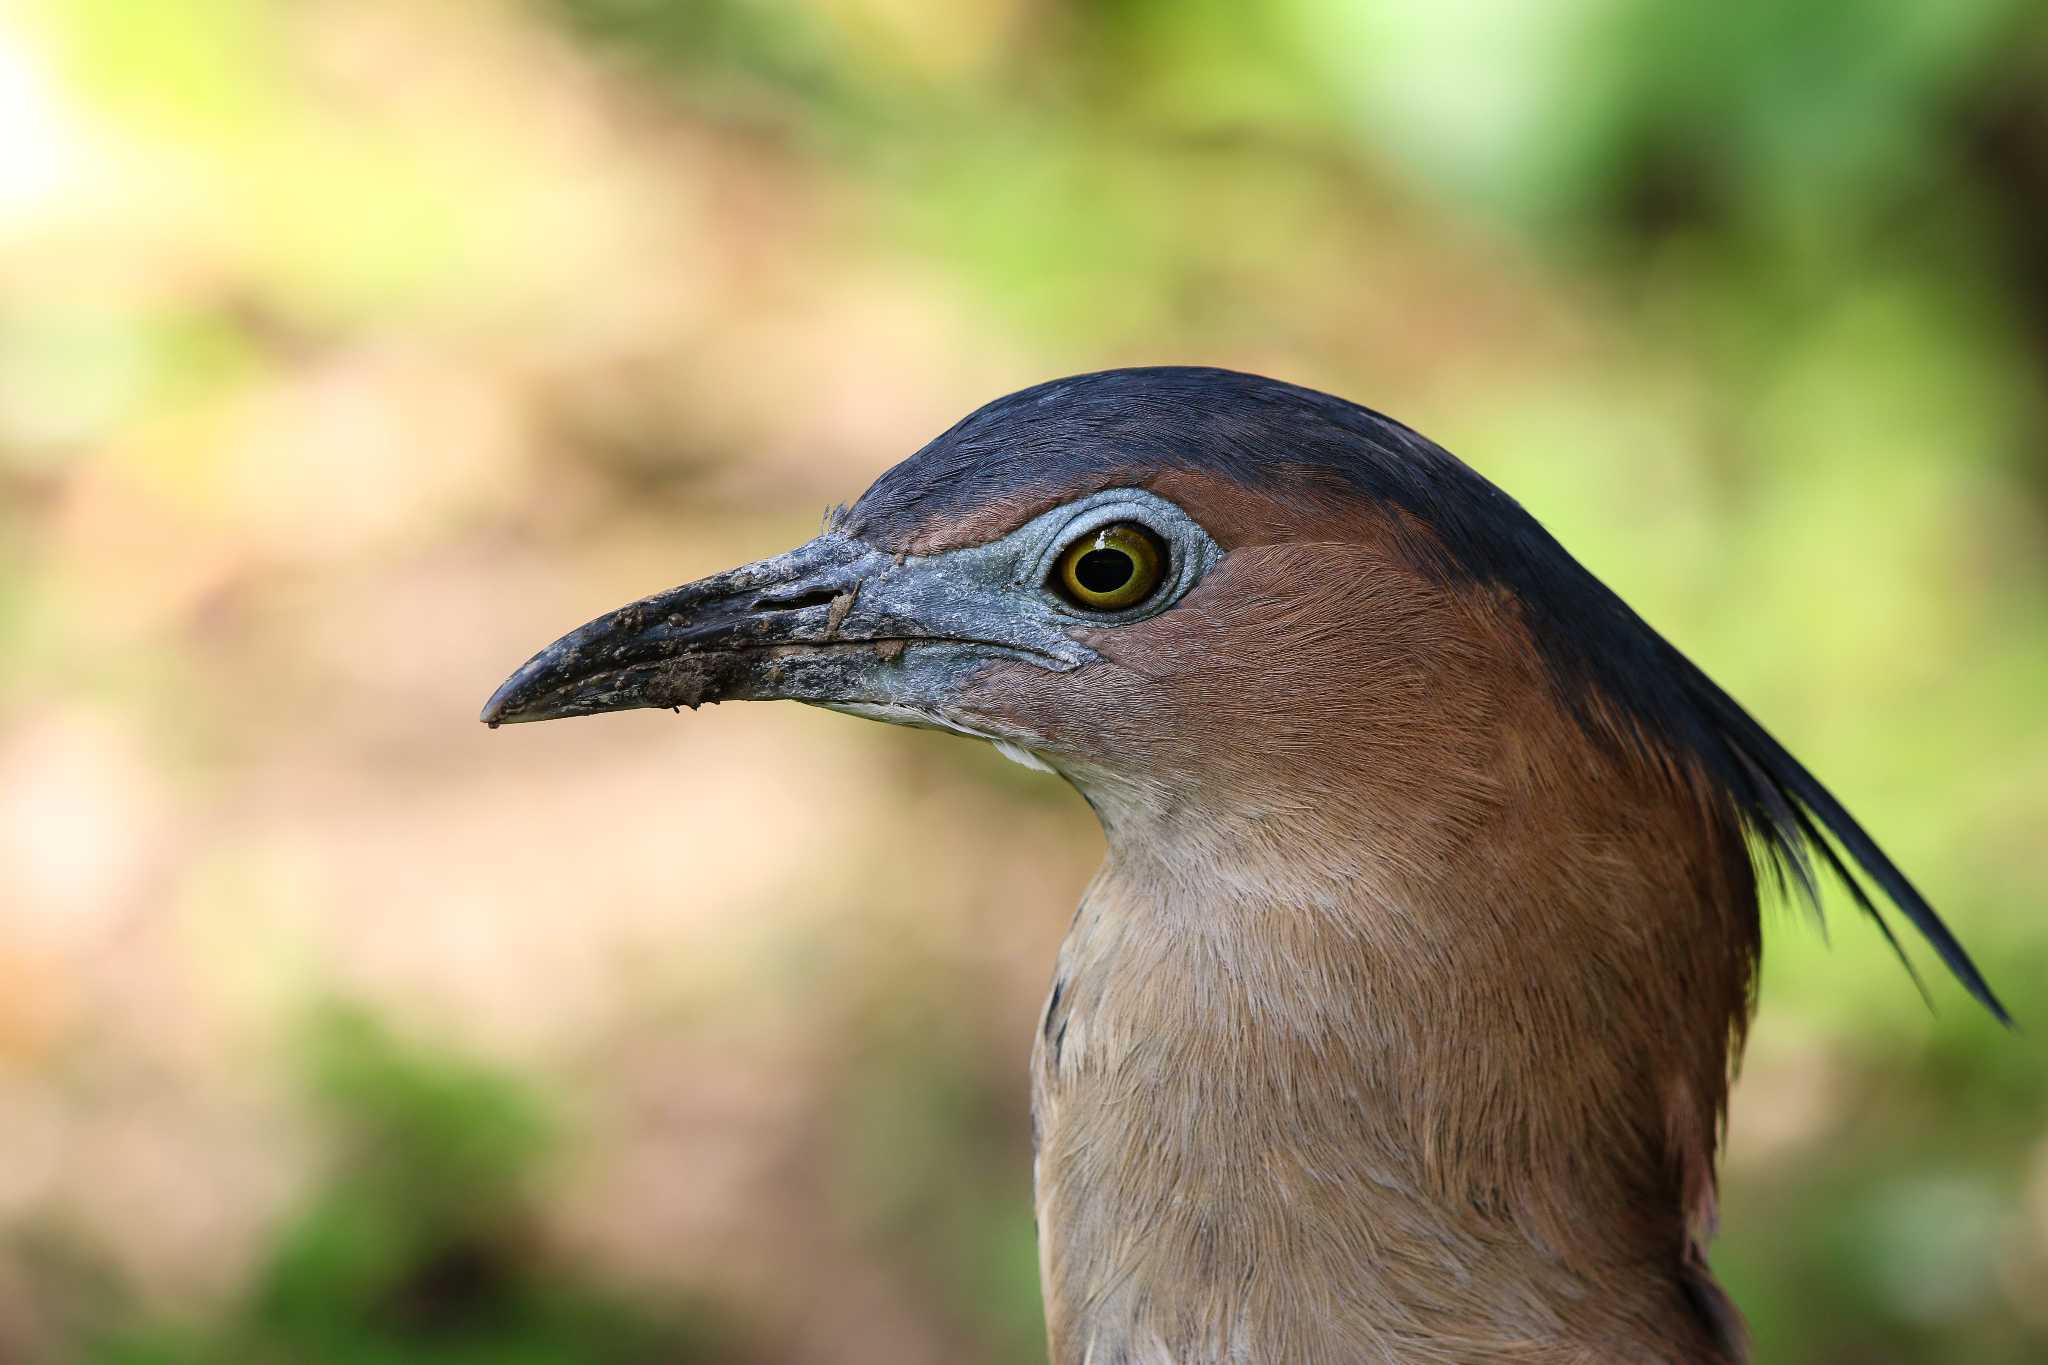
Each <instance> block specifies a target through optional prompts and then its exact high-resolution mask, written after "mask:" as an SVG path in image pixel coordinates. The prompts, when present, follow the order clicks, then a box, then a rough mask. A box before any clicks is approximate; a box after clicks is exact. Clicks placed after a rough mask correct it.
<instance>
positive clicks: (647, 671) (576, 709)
mask: <svg viewBox="0 0 2048 1365" xmlns="http://www.w3.org/2000/svg"><path fill="white" fill-rule="evenodd" d="M1009 588H1010V585H1008V584H1004V583H998V582H992V581H989V580H988V579H986V578H985V577H982V576H978V575H975V574H972V573H960V572H954V571H951V570H950V569H949V567H948V566H947V565H946V564H944V563H942V562H941V561H940V560H938V559H936V558H934V559H927V560H916V559H911V560H908V561H904V560H899V559H897V558H896V557H895V556H891V555H886V554H883V553H882V552H880V551H878V550H875V549H873V548H872V547H870V546H868V545H866V544H864V543H862V542H861V541H858V540H854V539H852V538H850V537H847V536H843V535H839V534H837V533H828V534H826V535H822V536H820V537H818V538H817V539H816V540H813V541H811V542H810V543H808V544H806V545H802V546H799V547H798V548H797V549H794V550H792V551H790V552H789V553H788V554H785V555H778V556H776V557H775V558H773V559H764V560H761V561H760V562H759V563H755V564H748V565H745V566H743V567H741V568H737V569H732V570H728V571H727V572H725V573H721V574H714V575H713V576H711V577H710V578H705V579H700V580H699V581H697V582H695V583H686V584H684V585H683V586H681V587H679V588H673V589H670V590H669V591H667V592H662V593H656V594H655V595H654V596H652V597H644V598H642V599H641V600H639V601H638V602H634V603H631V604H630V605H628V606H624V607H621V608H619V609H618V610H617V611H614V612H610V613H608V614H606V615H604V616H600V617H598V618H597V619H596V620H595V621H592V622H590V623H589V624H587V625H584V626H581V627H579V628H578V629H576V630H573V631H570V632H569V633H568V634H567V635H564V636H563V637H562V638H561V639H559V640H557V641H555V642H554V643H553V644H551V645H549V646H548V647H547V648H546V649H543V650H542V651H541V652H540V653H538V654H536V655H534V656H533V657H532V658H531V659H529V660H527V661H526V663H525V665H524V666H523V667H521V668H520V669H519V671H518V672H516V673H514V674H513V675H512V676H511V677H509V678H507V679H506V680H505V682H504V685H503V686H501V687H499V688H498V690H497V691H496V692H494V693H492V694H491V699H490V700H489V701H488V702H486V703H485V704H484V709H483V716H482V719H483V722H484V723H485V724H486V725H489V726H491V727H493V728H495V727H497V726H499V725H512V724H518V723H521V722H525V721H536V720H555V719H558V718H560V717H563V716H588V715H595V714H597V713H599V712H602V711H627V710H632V709H635V708H638V707H655V706H660V707H683V706H688V707H692V708H694V707H697V706H701V705H703V704H704V703H706V702H721V701H768V700H788V701H808V702H816V703H820V704H824V705H848V704H868V705H886V706H906V707H911V708H932V707H936V706H940V705H943V704H944V702H945V701H946V700H948V699H949V698H950V696H951V695H952V694H953V692H954V691H955V690H956V689H957V687H958V685H959V683H960V681H961V679H962V677H963V676H964V674H965V673H966V672H968V671H970V670H972V669H976V668H979V667H981V666H985V665H986V664H988V663H989V662H991V661H992V660H995V659H999V658H1004V657H1008V658H1024V659H1029V660H1031V661H1032V662H1035V663H1038V664H1039V665H1040V666H1042V667H1050V668H1055V669H1061V670H1064V669H1069V668H1074V667H1078V666H1079V665H1080V664H1082V663H1084V662H1086V661H1087V660H1088V659H1090V658H1093V657H1094V655H1093V653H1092V651H1090V650H1088V649H1087V648H1086V647H1085V646H1082V645H1080V644H1078V643H1076V642H1074V641H1072V640H1069V639H1068V638H1067V637H1066V635H1065V634H1064V632H1061V631H1058V630H1055V629H1050V628H1049V627H1048V625H1047V623H1045V622H1043V621H1041V620H1040V619H1039V618H1038V617H1037V616H1036V615H1034V614H1032V613H1029V612H1023V611H1020V610H1018V604H1017V602H1016V600H1015V597H1014V594H1013V593H1012V592H1010V591H1009Z"/></svg>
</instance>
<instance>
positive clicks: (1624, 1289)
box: [1012, 545, 1757, 1365]
mask: <svg viewBox="0 0 2048 1365" xmlns="http://www.w3.org/2000/svg"><path fill="white" fill-rule="evenodd" d="M1333 552H1342V553H1345V554H1350V555H1362V554H1367V553H1369V552H1367V551H1365V550H1363V549H1362V548H1360V547H1357V546H1345V547H1331V546H1300V545H1296V546H1269V547H1252V548H1251V549H1249V550H1243V551H1239V552H1237V553H1235V554H1233V555H1232V556H1231V559H1230V560H1228V561H1226V563H1225V564H1224V565H1223V566H1222V567H1221V568H1219V570H1218V571H1217V575H1215V576H1217V577H1221V576H1222V575H1224V574H1226V573H1229V574H1252V575H1260V576H1262V577H1261V579H1259V580H1255V581H1251V582H1246V581H1240V582H1239V583H1238V584H1236V585H1235V591H1234V592H1232V593H1230V594H1225V593H1222V592H1219V593H1218V594H1217V595H1216V600H1217V601H1218V603H1219V604H1221V603H1227V602H1230V601H1240V602H1246V603H1249V604H1250V605H1249V606H1247V607H1246V608H1245V614H1244V615H1243V616H1242V617H1237V618H1233V617H1231V616H1230V615H1229V614H1228V611H1227V609H1226V608H1225V607H1224V606H1222V605H1219V606H1218V607H1216V608H1215V609H1213V611H1212V613H1211V615H1210V616H1209V617H1207V618H1205V619H1207V620H1209V622H1210V627H1211V628H1210V630H1209V633H1208V635H1207V638H1205V639H1195V640H1190V639H1188V638H1187V636H1188V631H1187V629H1186V623H1185V621H1183V622H1182V623H1181V626H1180V638H1179V639H1177V640H1175V641H1167V640H1165V639H1164V636H1163V634H1162V636H1161V638H1158V639H1153V640H1149V641H1147V640H1142V639H1137V638H1134V636H1135V635H1136V634H1137V632H1139V631H1141V630H1142V629H1143V628H1142V627H1133V628H1128V629H1127V630H1126V631H1124V632H1120V633H1119V637H1120V638H1117V639H1111V638H1110V635H1109V633H1107V632H1105V636H1104V638H1105V641H1106V643H1105V645H1104V648H1105V652H1109V651H1110V650H1112V649H1116V648H1119V647H1122V648H1128V649H1129V650H1131V651H1132V653H1131V657H1132V658H1133V659H1143V660H1144V661H1145V664H1146V667H1145V671H1144V673H1143V674H1139V673H1138V672H1136V670H1135V666H1134V667H1133V669H1132V671H1131V672H1130V673H1129V674H1128V676H1124V677H1120V676H1119V675H1118V674H1117V673H1116V667H1117V666H1116V665H1115V663H1114V655H1112V665H1111V667H1110V669H1109V670H1107V671H1106V673H1105V676H1104V678H1103V679H1102V680H1101V681H1100V683H1099V688H1100V691H1099V695H1103V696H1105V697H1107V698H1108V699H1109V700H1108V702H1107V704H1106V706H1105V709H1104V711H1103V712H1102V713H1099V714H1098V716H1096V717H1095V718H1094V719H1093V721H1092V723H1093V724H1094V725H1096V726H1097V729H1098V733H1103V732H1109V733H1111V734H1112V735H1113V734H1114V732H1115V730H1116V727H1117V725H1118V724H1119V716H1120V714H1121V713H1122V708H1124V707H1125V706H1128V707H1129V708H1130V715H1131V720H1130V724H1129V729H1128V733H1129V735H1130V743H1131V745H1132V746H1133V748H1132V750H1131V751H1130V752H1129V753H1126V754H1122V755H1119V761H1118V762H1117V763H1116V764H1114V765H1112V766H1113V771H1112V769H1111V767H1108V766H1106V767H1102V768H1094V767H1089V766H1086V765H1081V764H1069V765H1067V766H1066V771H1067V772H1068V775H1069V776H1070V777H1071V778H1072V779H1073V780H1074V781H1075V782H1076V785H1078V786H1080V787H1081V788H1082V790H1083V791H1084V793H1086V794H1087V796H1088V797H1089V799H1090V801H1091V802H1092V803H1093V804H1094V805H1095V806H1096V808H1097V810H1098V811H1099V812H1100V813H1101V815H1102V817H1103V823H1104V826H1105V829H1106V830H1107V832H1108V835H1109V840H1110V853H1109V858H1108V861H1107V862H1106V863H1105V865H1104V867H1103V870H1102V872H1101V873H1100V875H1099V876H1098V877H1097V879H1096V881H1095V883H1094V884H1093V886H1092V887H1091V888H1090V890H1089V892H1088V895H1087V898H1086V900H1085V902H1084V903H1083V906H1082V908H1081V911H1080V914H1079V915H1078V916H1077V918H1076V920H1075V924H1074V928H1073V930H1072V933H1071V934H1070V936H1069V938H1068V940H1067V942H1066V944H1065V946H1064V948H1063V949H1062V952H1061V956H1060V963H1059V968H1058V974H1057V976H1056V979H1055V984H1054V989H1053V995H1052V999H1051V1001H1050V1003H1049V1005H1048V1008H1047V1011H1046V1015H1045V1019H1044V1028H1043V1031H1042V1034H1041V1037H1040V1039H1039V1044H1038V1048H1037V1056H1036V1060H1035V1065H1034V1071H1035V1082H1036V1083H1035V1112H1036V1114H1037V1121H1038V1134H1039V1152H1038V1178H1039V1221H1040V1236H1041V1240H1042V1246H1043V1251H1042V1256H1043V1262H1044V1264H1043V1270H1044V1282H1045V1291H1046V1297H1047V1311H1048V1319H1049V1323H1050V1328H1051V1332H1052V1341H1053V1359H1054V1361H1055V1362H1056V1365H1083V1362H1086V1365H1110V1363H1111V1362H1123V1361H1128V1362H1131V1363H1132V1365H1137V1362H1162V1363H1163V1362H1173V1365H1223V1363H1224V1362H1275V1361H1304V1362H1353V1361H1359V1362H1364V1361H1403V1362H1433V1361H1444V1362H1450V1361H1458V1362H1474V1361H1520V1362H1538V1361H1558V1362H1563V1361H1595V1360H1599V1361H1610V1360H1615V1361H1619V1360H1642V1361H1685V1362H1723V1361H1728V1360H1732V1359H1735V1358H1737V1357H1738V1355H1739V1352H1740V1346H1739V1338H1740V1325H1739V1319H1737V1318H1736V1316H1735V1315H1734V1313H1733V1310H1732V1309H1731V1308H1729V1307H1728V1306H1727V1303H1726V1301H1725V1299H1723V1298H1722V1297H1721V1295H1720V1293H1719V1290H1718V1289H1717V1288H1715V1287H1714V1285H1713V1283H1712V1281H1711V1279H1709V1278H1708V1277H1707V1274H1706V1271H1705V1267H1704V1261H1703V1258H1702V1250H1701V1249H1702V1246H1703V1244H1704V1240H1705V1238H1706V1237H1707V1236H1708V1235H1709V1233H1710V1230H1711V1224H1712V1219H1713V1205H1714V1149H1715V1139H1716V1130H1717V1125H1718V1122H1719V1119H1720V1116H1721V1113H1722V1108H1723V1104H1724V1101H1725V1093H1726V1079H1727V1074H1728V1066H1729V1060H1730V1055H1731V1052H1730V1049H1731V1047H1732V1046H1733V1045H1735V1044H1736V1043H1738V1042H1739V1034H1740V1029H1741V1027H1742V1025H1743V1023H1744V1022H1745V1021H1746V1019H1747V1017H1748V1010H1749V1003H1750V988H1751V981H1752V974H1753V964H1754V959H1755V952H1756V942H1757V924H1756V893H1755V885H1754V881H1753V876H1752V872H1751V868H1750V865H1749V862H1748V858H1747V855H1746V852H1745V850H1744V845H1743V840H1742V837H1741V833H1740V830H1739V826H1738V824H1737V822H1736V820H1735V818H1734V815H1733V813H1732V812H1731V811H1730V810H1729V809H1727V807H1726V805H1725V803H1724V802H1722V801H1720V800H1719V799H1717V798H1716V797H1715V796H1714V795H1713V794H1712V793H1711V792H1710V791H1709V790H1708V789H1706V788H1705V787H1704V785H1702V784H1700V783H1699V782H1697V781H1695V780H1694V779H1692V778H1691V777H1690V776H1689V775H1688V774H1686V773H1685V772H1684V771H1682V770H1680V769H1678V768H1676V767H1666V766H1665V765H1660V764H1657V763H1654V762H1651V761H1647V760H1645V759H1643V758H1641V757H1639V756H1631V754H1630V753H1629V751H1628V750H1627V749H1626V748H1625V746H1620V745H1607V746H1603V745H1596V744H1589V743H1588V742H1587V739H1586V736H1585V734H1584V732H1583V730H1582V729H1580V728H1579V722H1578V721H1577V720H1576V719H1574V718H1573V717H1572V716H1571V715H1570V714H1569V711H1568V708H1567V707H1566V706H1565V705H1564V703H1563V702H1562V701H1561V700H1560V699H1559V698H1558V697H1557V696H1556V694H1555V692H1554V690H1553V688H1552V687H1551V685H1550V684H1549V682H1548V681H1547V680H1546V679H1545V678H1543V677H1542V676H1540V675H1539V674H1538V673H1537V672H1535V671H1534V670H1535V669H1536V668H1537V667H1538V665H1535V664H1533V663H1530V662H1528V661H1529V660H1532V659H1533V658H1534V651H1532V650H1530V649H1528V648H1527V647H1526V641H1525V640H1517V639H1515V638H1514V634H1515V632H1517V631H1519V630H1520V625H1519V623H1518V621H1517V619H1516V617H1515V615H1514V613H1513V611H1512V609H1511V607H1508V606H1504V605H1503V604H1500V603H1498V602H1493V601H1490V600H1487V599H1485V598H1483V597H1480V596H1477V595H1473V594H1465V595H1463V596H1459V595H1457V594H1453V593H1450V592H1448V591H1445V590H1441V589H1437V588H1433V587H1428V586H1426V585H1421V584H1407V585H1401V584H1397V585H1395V586H1396V588H1397V591H1394V592H1391V593H1390V594H1389V596H1388V598H1387V600H1388V601H1389V602H1390V603H1391V602H1403V603H1416V602H1419V603H1423V604H1424V606H1422V607H1421V608H1417V609H1409V608H1406V607H1404V608H1402V609H1401V610H1399V611H1392V610H1390V611H1388V612H1386V613H1383V614H1382V615H1381V616H1380V617H1379V618H1378V619H1375V620H1371V621H1369V622H1367V623H1365V625H1364V626H1362V627H1361V628H1359V629H1356V630H1349V631H1346V632H1343V633H1342V635H1341V636H1330V637H1324V638H1321V639H1318V640H1316V641H1314V642H1313V644H1314V646H1315V648H1316V649H1317V651H1318V654H1317V657H1316V658H1315V659H1314V660H1313V661H1311V660H1308V659H1302V660H1300V661H1299V663H1298V664H1297V663H1296V661H1294V660H1291V659H1289V658H1288V657H1286V656H1285V654H1284V651H1285V650H1287V649H1290V648H1298V647H1299V646H1300V641H1301V637H1302V632H1301V631H1300V630H1299V628H1298V627H1299V622H1300V621H1301V620H1304V619H1323V618H1319V617H1317V615H1316V612H1315V610H1314V609H1313V608H1314V604H1312V603H1311V604H1299V603H1297V604H1294V605H1297V606H1300V608H1301V609H1300V610H1298V611H1295V610H1291V609H1290V602H1289V601H1288V599H1287V597H1286V595H1285V592H1284V591H1281V590H1279V589H1277V588H1275V589H1273V590H1268V591H1263V592H1261V591H1259V590H1258V583H1259V582H1261V581H1262V582H1265V583H1271V584H1276V585H1278V584H1292V583H1306V584H1315V583H1326V582H1331V581H1333V579H1335V578H1337V575H1335V574H1333V570H1332V565H1331V563H1330V562H1329V558H1328V557H1329V555H1330V554H1331V553H1333ZM1300 556H1316V557H1317V558H1316V559H1315V561H1314V562H1308V561H1307V560H1302V561H1300V562H1296V563H1292V564H1290V563H1289V560H1290V558H1293V557H1300ZM1348 567H1349V568H1350V569H1351V570H1352V572H1351V573H1348V574H1345V575H1343V577H1342V579H1340V580H1338V581H1348V582H1350V583H1353V584H1355V583H1358V582H1360V581H1385V579H1386V578H1387V577H1388V576H1389V575H1392V574H1398V573H1399V572H1400V569H1399V566H1398V565H1396V564H1390V563H1388V562H1374V563H1371V564H1355V565H1350V566H1348ZM1190 604H1191V605H1195V606H1197V607H1200V605H1201V604H1199V603H1195V601H1194V599H1190ZM1266 621H1270V622H1273V628H1272V629H1271V630H1270V631H1266V632H1262V631H1261V630H1260V628H1259V627H1260V624H1261V622H1266ZM1275 651H1282V652H1281V653H1278V654H1276V653H1275ZM1333 654H1334V655H1335V657H1332V656H1333ZM1253 656H1256V657H1257V661H1258V665H1259V675H1260V676H1265V677H1275V676H1279V677H1284V678H1287V679H1289V686H1290V688H1292V689H1294V690H1293V691H1291V692H1290V694H1289V696H1288V697H1287V698H1286V699H1285V700H1286V703H1287V704H1285V705H1282V706H1274V707H1271V708H1268V709H1260V708H1259V707H1258V705H1257V699H1256V698H1242V697H1240V696H1239V695H1238V694H1237V693H1236V692H1234V691H1233V679H1241V678H1242V677H1243V676H1245V673H1246V671H1247V669H1246V665H1247V663H1248V661H1249V660H1250V659H1251V658H1252V657H1253ZM1162 661H1163V662H1162ZM1311 662H1312V663H1313V665H1314V667H1310V664H1311ZM1162 678H1164V679H1167V680H1168V681H1169V682H1170V683H1171V684H1173V686H1172V688H1171V690H1170V691H1168V690H1167V689H1166V688H1163V687H1162ZM1019 679H1020V682H1019V692H1018V694H1017V695H1016V696H1015V697H1014V698H1012V703H1013V704H1014V705H1015V706H1016V707H1017V708H1019V709H1020V710H1022V711H1027V712H1028V710H1029V707H1030V704H1031V699H1030V697H1029V696H1028V695H1026V693H1025V691H1024V688H1025V687H1026V686H1027V685H1028V680H1027V679H1026V678H1025V676H1024V675H1023V674H1022V673H1021V672H1020V674H1019ZM1318 680H1328V681H1327V682H1321V681H1318ZM1360 680H1370V687H1369V688H1361V686H1360ZM1120 686H1121V687H1124V688H1126V689H1127V692H1128V695H1127V697H1126V698H1125V700H1124V701H1122V702H1119V700H1118V698H1117V689H1118V688H1119V687H1120ZM1318 686H1327V687H1328V688H1329V689H1330V691H1329V693H1328V695H1327V696H1317V695H1314V689H1315V688H1316V687H1318ZM1174 695H1179V696H1183V697H1188V698H1201V699H1202V702H1201V704H1202V705H1205V706H1208V707H1210V708H1212V710H1213V709H1215V708H1219V707H1220V708H1223V709H1224V711H1225V712H1226V713H1225V714H1221V715H1211V716H1209V717H1208V724H1207V725H1206V726H1204V725H1202V724H1196V723H1191V724H1189V725H1187V726H1184V727H1178V733H1184V734H1193V735H1228V736H1231V740H1230V742H1228V743H1223V742H1221V741H1220V740H1213V739H1210V740H1204V741H1203V742H1201V743H1200V744H1198V745H1191V746H1189V747H1187V748H1185V749H1184V750H1182V751H1177V752H1173V753H1167V752H1162V751H1153V752H1141V750H1140V746H1143V745H1145V744H1148V743H1151V741H1150V740H1148V739H1147V738H1146V737H1147V736H1150V735H1156V734H1159V733H1162V732H1167V733H1173V732H1176V727H1174V726H1171V725H1165V724H1161V723H1160V716H1159V708H1160V707H1161V706H1162V705H1168V704H1171V703H1170V698H1171V697H1172V696H1174ZM1162 698H1167V699H1169V700H1162ZM1189 704H1191V705H1192V704H1193V703H1192V702H1191V703H1189ZM1046 723H1047V724H1048V725H1051V724H1053V721H1052V720H1051V719H1050V718H1048V720H1047V722H1046ZM1133 773H1141V774H1143V776H1142V777H1132V776H1130V774H1133Z"/></svg>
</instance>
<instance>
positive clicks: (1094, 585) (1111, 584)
mask: <svg viewBox="0 0 2048 1365" xmlns="http://www.w3.org/2000/svg"><path fill="white" fill-rule="evenodd" d="M1137 571H1138V564H1137V561H1136V560H1134V559H1132V558H1131V557H1130V556H1129V555H1127V554H1125V553H1124V552H1123V551H1122V550H1090V551H1089V552H1088V553H1087V554H1085V555H1082V556H1081V561H1080V563H1078V564H1076V565H1074V581H1075V582H1076V583H1079V584H1080V585H1081V586H1082V587H1084V588H1086V589H1087V590H1088V591H1089V592H1092V593H1095V594H1096V595H1098V596H1104V595H1107V594H1109V593H1113V592H1115V591H1116V590H1117V589H1118V588H1121V587H1122V586H1124V584H1126V583H1128V582H1130V581H1131V575H1132V574H1134V573H1136V572H1137Z"/></svg>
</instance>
